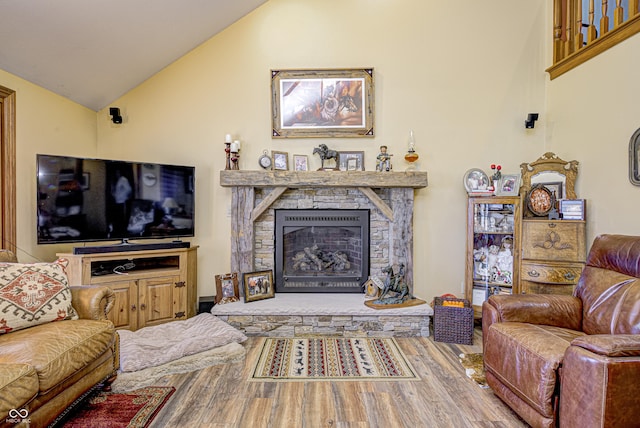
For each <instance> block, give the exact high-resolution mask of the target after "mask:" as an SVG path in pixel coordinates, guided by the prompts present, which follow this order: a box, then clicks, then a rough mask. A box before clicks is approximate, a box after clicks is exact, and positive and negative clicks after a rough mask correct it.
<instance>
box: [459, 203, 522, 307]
mask: <svg viewBox="0 0 640 428" xmlns="http://www.w3.org/2000/svg"><path fill="white" fill-rule="evenodd" d="M520 206H521V203H520V198H519V197H500V196H496V197H470V198H469V206H468V220H467V261H466V284H465V295H466V298H467V299H468V300H469V301H470V302H471V303H472V305H473V308H474V312H475V314H476V316H478V317H479V316H481V313H482V303H483V302H484V301H485V300H486V299H488V298H489V296H490V295H492V294H512V293H518V292H519V290H517V286H518V283H519V282H518V280H519V268H520V246H521V245H520V230H521V214H520Z"/></svg>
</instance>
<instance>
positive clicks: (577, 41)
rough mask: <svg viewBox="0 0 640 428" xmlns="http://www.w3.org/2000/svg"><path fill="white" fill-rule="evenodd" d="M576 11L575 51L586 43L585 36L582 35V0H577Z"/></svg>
mask: <svg viewBox="0 0 640 428" xmlns="http://www.w3.org/2000/svg"><path fill="white" fill-rule="evenodd" d="M574 3H575V11H576V30H575V34H576V38H575V40H574V41H573V49H574V52H577V51H579V50H580V49H582V45H583V44H584V36H583V35H582V0H575V1H574Z"/></svg>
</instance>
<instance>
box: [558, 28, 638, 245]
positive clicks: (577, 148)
mask: <svg viewBox="0 0 640 428" xmlns="http://www.w3.org/2000/svg"><path fill="white" fill-rule="evenodd" d="M638 52H640V37H638V36H635V37H633V38H631V39H628V40H626V41H624V42H622V43H621V44H620V45H618V46H616V47H614V48H612V49H610V50H608V51H606V52H604V53H603V54H601V55H599V56H597V57H596V58H593V59H592V60H590V61H588V62H586V63H585V64H582V65H581V66H579V67H578V68H576V69H574V70H572V71H571V72H569V73H567V74H564V75H562V76H561V77H559V78H557V79H554V80H553V81H551V83H550V84H549V87H548V105H549V108H548V112H547V113H548V118H547V120H548V122H549V126H550V128H552V129H553V131H552V132H549V138H548V140H549V145H550V146H551V147H559V148H561V149H562V151H563V152H564V153H570V154H571V156H573V157H574V158H575V159H578V160H579V161H580V173H579V176H578V182H577V192H578V196H579V197H581V198H585V199H586V200H587V233H588V242H589V244H590V243H591V241H592V240H593V238H594V237H595V236H596V235H597V234H601V233H624V234H629V235H638V234H640V222H639V221H638V218H639V214H638V213H640V187H636V186H633V185H632V184H631V183H630V181H629V167H628V162H629V140H630V138H631V135H632V134H633V133H634V132H635V131H636V130H637V129H638V128H640V79H639V78H638V70H640V55H638Z"/></svg>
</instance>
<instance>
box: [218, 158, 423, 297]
mask: <svg viewBox="0 0 640 428" xmlns="http://www.w3.org/2000/svg"><path fill="white" fill-rule="evenodd" d="M220 184H221V185H222V186H224V187H231V188H232V201H231V269H232V271H233V272H239V273H240V272H252V271H257V270H270V269H274V270H275V269H276V267H275V266H276V260H275V256H274V254H275V241H276V239H277V237H276V232H275V220H276V219H275V216H276V212H278V211H279V210H326V209H332V210H365V211H368V212H369V222H370V228H369V275H372V276H373V275H375V276H382V269H384V268H385V267H387V266H389V265H394V266H398V265H400V264H404V265H405V267H406V268H405V269H406V272H405V280H406V281H407V283H408V284H409V286H410V287H411V288H412V287H413V200H414V189H417V188H422V187H426V186H427V173H426V172H424V171H410V172H389V173H381V172H373V171H308V172H299V171H238V170H225V171H221V172H220ZM274 281H275V282H276V287H278V286H279V284H278V280H276V279H275V278H274ZM354 291H355V288H354Z"/></svg>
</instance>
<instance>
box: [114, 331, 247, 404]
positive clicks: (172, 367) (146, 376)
mask: <svg viewBox="0 0 640 428" xmlns="http://www.w3.org/2000/svg"><path fill="white" fill-rule="evenodd" d="M245 353H246V351H245V349H244V346H242V345H240V344H239V343H235V342H232V343H229V344H227V345H223V346H219V347H217V348H213V349H210V350H208V351H203V352H199V353H197V354H193V355H187V356H185V357H182V358H178V359H177V360H173V361H169V362H168V363H164V364H160V365H158V366H155V367H148V368H146V369H142V370H138V371H135V372H121V373H118V377H116V380H115V382H113V384H112V385H111V389H112V390H113V392H127V391H132V390H134V389H138V388H142V387H143V386H149V385H153V384H156V383H158V380H159V379H160V378H162V377H163V376H167V375H172V374H178V373H188V372H191V371H194V370H200V369H204V368H206V367H210V366H214V365H218V364H232V363H236V362H238V361H242V360H243V359H244V357H245Z"/></svg>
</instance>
